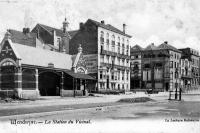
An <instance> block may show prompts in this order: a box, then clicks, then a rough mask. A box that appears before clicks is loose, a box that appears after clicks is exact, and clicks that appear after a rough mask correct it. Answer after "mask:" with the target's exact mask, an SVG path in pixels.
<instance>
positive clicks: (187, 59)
mask: <svg viewBox="0 0 200 133" xmlns="http://www.w3.org/2000/svg"><path fill="white" fill-rule="evenodd" d="M179 50H180V51H182V56H181V82H182V86H183V88H184V91H191V90H197V89H198V87H199V84H200V83H199V81H200V80H199V78H200V77H199V74H200V70H199V65H200V64H199V59H200V58H199V52H198V51H197V50H194V49H192V48H183V49H179Z"/></svg>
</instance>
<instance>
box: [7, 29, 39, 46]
mask: <svg viewBox="0 0 200 133" xmlns="http://www.w3.org/2000/svg"><path fill="white" fill-rule="evenodd" d="M8 32H9V33H10V34H11V40H12V42H14V43H19V44H23V45H28V46H34V47H35V45H36V34H35V33H32V32H29V33H26V34H25V33H23V32H21V31H17V30H13V29H9V30H8Z"/></svg>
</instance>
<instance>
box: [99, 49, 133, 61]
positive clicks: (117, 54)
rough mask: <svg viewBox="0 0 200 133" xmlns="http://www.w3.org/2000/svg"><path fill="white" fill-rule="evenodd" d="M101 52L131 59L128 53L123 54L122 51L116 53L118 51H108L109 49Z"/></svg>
mask: <svg viewBox="0 0 200 133" xmlns="http://www.w3.org/2000/svg"><path fill="white" fill-rule="evenodd" d="M101 54H103V55H110V56H117V57H119V58H123V59H130V57H129V56H128V55H123V54H120V53H116V52H111V51H107V50H103V49H102V50H101Z"/></svg>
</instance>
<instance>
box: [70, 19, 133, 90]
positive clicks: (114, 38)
mask: <svg viewBox="0 0 200 133" xmlns="http://www.w3.org/2000/svg"><path fill="white" fill-rule="evenodd" d="M125 28H126V27H125V24H123V31H121V30H119V29H117V28H115V27H114V26H112V25H110V24H105V22H104V21H101V22H97V21H94V20H91V19H88V20H87V21H86V22H85V23H84V24H83V23H80V29H79V30H78V32H77V33H76V34H75V35H74V37H73V38H72V39H71V40H70V47H69V53H70V54H74V53H76V49H77V45H78V44H82V48H83V52H84V54H85V55H91V58H92V60H93V63H92V64H91V65H93V66H91V68H92V71H91V72H90V70H88V74H91V75H93V76H96V79H97V80H98V84H97V87H96V89H98V90H107V89H108V90H114V89H119V90H120V89H124V90H127V91H128V90H130V59H129V56H130V44H129V40H130V38H131V36H130V35H128V34H126V33H125ZM91 58H88V62H90V59H91ZM88 65H89V64H88Z"/></svg>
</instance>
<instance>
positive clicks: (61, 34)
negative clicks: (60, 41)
mask: <svg viewBox="0 0 200 133" xmlns="http://www.w3.org/2000/svg"><path fill="white" fill-rule="evenodd" d="M37 25H39V26H41V27H43V28H44V29H46V30H47V31H48V32H50V33H51V34H53V32H54V31H56V35H57V36H60V37H62V36H63V35H64V33H63V31H62V29H58V28H54V27H50V26H47V25H44V24H39V23H38V24H37ZM77 32H78V30H73V31H68V32H67V34H69V36H70V37H71V38H72V37H73V36H74V35H75V34H76V33H77Z"/></svg>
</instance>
